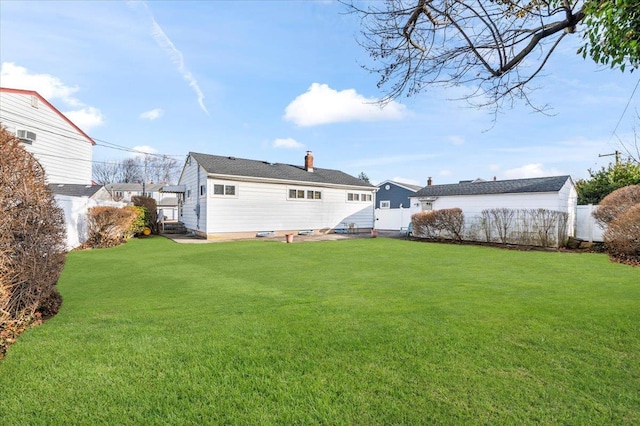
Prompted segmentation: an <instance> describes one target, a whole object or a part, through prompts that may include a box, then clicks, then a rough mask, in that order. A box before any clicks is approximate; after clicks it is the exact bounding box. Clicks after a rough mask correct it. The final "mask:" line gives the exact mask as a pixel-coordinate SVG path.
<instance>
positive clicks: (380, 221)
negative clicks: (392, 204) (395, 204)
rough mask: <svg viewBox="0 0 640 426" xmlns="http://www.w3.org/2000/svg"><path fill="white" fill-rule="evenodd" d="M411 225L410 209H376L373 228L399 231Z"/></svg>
mask: <svg viewBox="0 0 640 426" xmlns="http://www.w3.org/2000/svg"><path fill="white" fill-rule="evenodd" d="M410 223H411V210H410V209H403V208H399V209H376V223H375V228H376V229H380V230H383V231H399V230H400V228H406V227H408V226H409V224H410Z"/></svg>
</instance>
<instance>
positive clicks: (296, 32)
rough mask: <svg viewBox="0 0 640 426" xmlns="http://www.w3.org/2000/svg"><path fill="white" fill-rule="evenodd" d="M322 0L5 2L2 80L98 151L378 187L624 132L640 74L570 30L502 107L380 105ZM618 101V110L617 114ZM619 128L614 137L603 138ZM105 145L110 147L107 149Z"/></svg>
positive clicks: (490, 167)
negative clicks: (329, 171)
mask: <svg viewBox="0 0 640 426" xmlns="http://www.w3.org/2000/svg"><path fill="white" fill-rule="evenodd" d="M344 12H345V7H344V6H343V5H341V4H339V3H337V2H333V1H254V2H252V1H194V2H188V1H180V2H177V1H176V2H174V1H161V2H160V1H158V2H153V1H149V2H117V1H100V2H98V1H84V2H80V1H71V2H56V1H7V0H0V63H1V64H2V68H1V73H0V85H2V86H3V87H11V88H20V89H29V90H37V91H38V92H39V93H40V94H41V95H43V96H44V97H45V98H47V99H48V100H49V101H50V102H51V103H52V104H53V105H55V106H56V107H57V108H58V109H59V110H60V111H62V112H64V113H65V114H67V115H68V117H69V118H70V119H71V120H72V121H74V122H75V123H76V124H78V125H79V126H80V127H81V128H82V129H83V130H85V132H87V133H88V134H89V135H90V136H92V137H93V138H94V139H96V140H97V142H98V146H96V147H95V149H94V160H95V161H113V160H119V159H122V158H124V157H126V156H129V155H132V154H131V153H130V152H127V151H126V150H122V149H114V148H117V147H126V148H129V149H142V150H148V151H150V152H156V153H160V154H167V155H174V156H176V158H177V159H178V160H179V161H180V162H181V163H182V161H183V160H184V157H185V155H186V154H187V153H188V152H189V151H194V152H203V153H208V154H216V155H229V156H236V157H243V158H251V159H256V160H266V161H270V162H280V163H290V164H300V165H301V164H303V159H304V155H305V152H306V151H307V150H310V151H313V154H314V157H315V166H316V167H321V168H333V169H340V170H343V171H345V172H347V173H350V174H352V175H357V174H358V173H360V172H365V173H366V174H367V175H368V176H369V177H370V178H371V180H372V181H373V182H380V181H384V180H387V179H395V180H400V181H404V182H408V183H414V184H419V185H424V184H426V180H427V178H428V177H429V176H431V177H433V180H434V183H454V182H457V181H459V180H463V179H475V178H478V177H479V178H484V179H491V178H493V176H496V177H497V178H498V179H508V178H519V177H535V176H546V175H558V174H570V175H572V176H573V177H574V178H576V179H577V178H584V177H587V176H588V171H587V170H588V169H589V168H591V169H593V168H599V167H600V166H604V165H607V164H608V163H609V162H610V161H612V160H613V157H598V155H599V154H608V153H612V152H614V151H615V150H616V149H619V148H620V146H619V145H618V143H619V142H618V140H619V139H621V140H623V141H625V142H627V143H631V144H632V143H633V140H634V139H633V135H634V127H638V126H640V122H638V120H637V118H636V116H637V114H638V111H639V110H640V108H639V102H640V89H639V90H638V91H637V92H636V94H635V95H634V96H632V93H633V91H634V88H635V87H636V86H637V84H638V81H639V80H638V79H639V78H640V73H633V74H630V73H628V72H627V73H621V72H620V71H615V70H609V69H606V68H602V67H597V66H595V65H594V64H593V63H592V62H591V61H589V60H584V59H582V58H581V57H579V56H578V55H576V54H575V51H576V49H577V46H578V42H579V39H578V37H579V36H576V37H574V40H572V41H569V42H568V43H564V44H563V45H562V46H561V47H560V48H559V49H558V51H557V52H556V53H555V54H554V56H553V57H552V59H551V60H550V62H549V63H548V67H547V68H546V69H545V71H544V76H543V77H540V78H538V79H536V80H534V85H535V86H536V87H538V90H537V91H536V92H535V94H534V96H533V99H534V101H536V102H537V103H539V104H544V103H546V104H549V105H550V106H551V107H552V110H551V112H552V113H553V114H554V115H553V116H547V115H542V114H539V113H535V112H533V111H532V110H531V109H530V108H528V107H526V106H525V105H517V106H516V107H515V108H513V109H507V110H503V111H501V112H500V114H499V115H498V117H497V121H496V122H495V123H494V122H493V115H492V114H491V111H488V110H477V109H472V108H469V107H468V105H467V104H466V103H465V102H462V101H450V100H448V99H451V98H456V97H458V96H459V95H460V94H461V93H464V90H465V88H456V89H439V88H434V89H431V90H428V91H427V92H423V93H422V94H420V95H418V96H415V97H411V98H406V97H403V98H401V99H398V100H397V101H396V102H394V103H392V104H390V105H388V106H387V107H386V108H384V109H383V110H380V109H379V108H377V107H376V106H375V105H374V104H373V102H374V101H375V100H377V99H379V98H381V97H382V96H383V94H384V93H383V92H382V91H381V90H380V89H378V88H377V87H376V83H377V80H378V79H377V76H376V75H372V74H369V73H368V72H367V71H365V70H363V69H362V67H361V65H363V64H371V62H370V61H369V59H368V56H367V54H366V52H364V51H363V50H362V48H361V47H360V46H359V45H358V44H357V42H356V38H357V36H358V34H359V29H360V27H359V20H358V18H357V17H356V16H353V15H348V14H345V13H344ZM625 109H626V112H625ZM614 130H615V134H614ZM114 146H115V147H114Z"/></svg>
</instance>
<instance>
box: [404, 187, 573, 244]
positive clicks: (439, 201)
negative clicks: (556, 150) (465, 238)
mask: <svg viewBox="0 0 640 426" xmlns="http://www.w3.org/2000/svg"><path fill="white" fill-rule="evenodd" d="M577 199H578V196H577V192H576V188H575V185H574V183H573V180H572V179H571V177H570V176H551V177H540V178H531V179H511V180H495V178H494V180H492V181H484V180H482V179H477V180H475V181H462V182H460V183H457V184H446V185H427V186H425V187H424V188H422V189H421V190H420V191H418V192H416V193H415V194H414V195H413V196H412V197H411V213H412V214H413V213H417V212H420V211H425V210H440V209H449V208H456V207H457V208H460V209H462V211H463V213H464V215H465V228H466V230H467V231H468V232H469V231H470V230H472V228H473V226H474V225H477V224H478V222H479V221H480V220H481V215H482V211H483V210H485V209H494V208H509V209H547V210H554V211H560V212H565V213H567V214H568V223H567V230H568V235H574V232H575V226H576V225H575V224H576V204H577Z"/></svg>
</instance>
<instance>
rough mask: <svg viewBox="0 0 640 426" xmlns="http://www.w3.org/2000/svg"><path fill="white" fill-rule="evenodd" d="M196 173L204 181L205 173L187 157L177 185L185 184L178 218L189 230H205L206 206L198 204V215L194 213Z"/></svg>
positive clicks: (196, 190)
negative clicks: (182, 202)
mask: <svg viewBox="0 0 640 426" xmlns="http://www.w3.org/2000/svg"><path fill="white" fill-rule="evenodd" d="M198 174H199V176H200V179H201V180H202V181H203V182H206V173H205V171H204V170H203V169H202V168H201V167H200V166H199V165H198V163H197V162H196V161H195V160H194V159H193V158H191V157H188V158H187V161H186V163H185V166H184V168H183V169H182V175H181V176H180V181H179V182H178V184H179V185H185V188H186V190H185V193H184V204H183V207H182V211H181V212H180V213H181V214H180V216H179V219H180V221H182V222H183V223H184V225H185V226H186V227H187V228H188V229H191V230H194V231H201V232H206V228H205V225H206V223H205V217H206V216H205V214H206V206H202V205H201V206H200V209H201V211H200V216H199V217H198V215H196V206H197V205H198V204H199V199H200V197H199V195H198Z"/></svg>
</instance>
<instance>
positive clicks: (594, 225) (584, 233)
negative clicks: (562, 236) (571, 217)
mask: <svg viewBox="0 0 640 426" xmlns="http://www.w3.org/2000/svg"><path fill="white" fill-rule="evenodd" d="M596 207H597V206H594V205H591V204H589V205H586V206H577V207H576V238H580V239H581V240H586V241H599V242H602V240H603V239H602V236H603V234H604V229H602V228H601V227H600V225H598V222H596V220H595V219H594V217H593V215H592V213H593V211H594V210H595V209H596Z"/></svg>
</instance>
